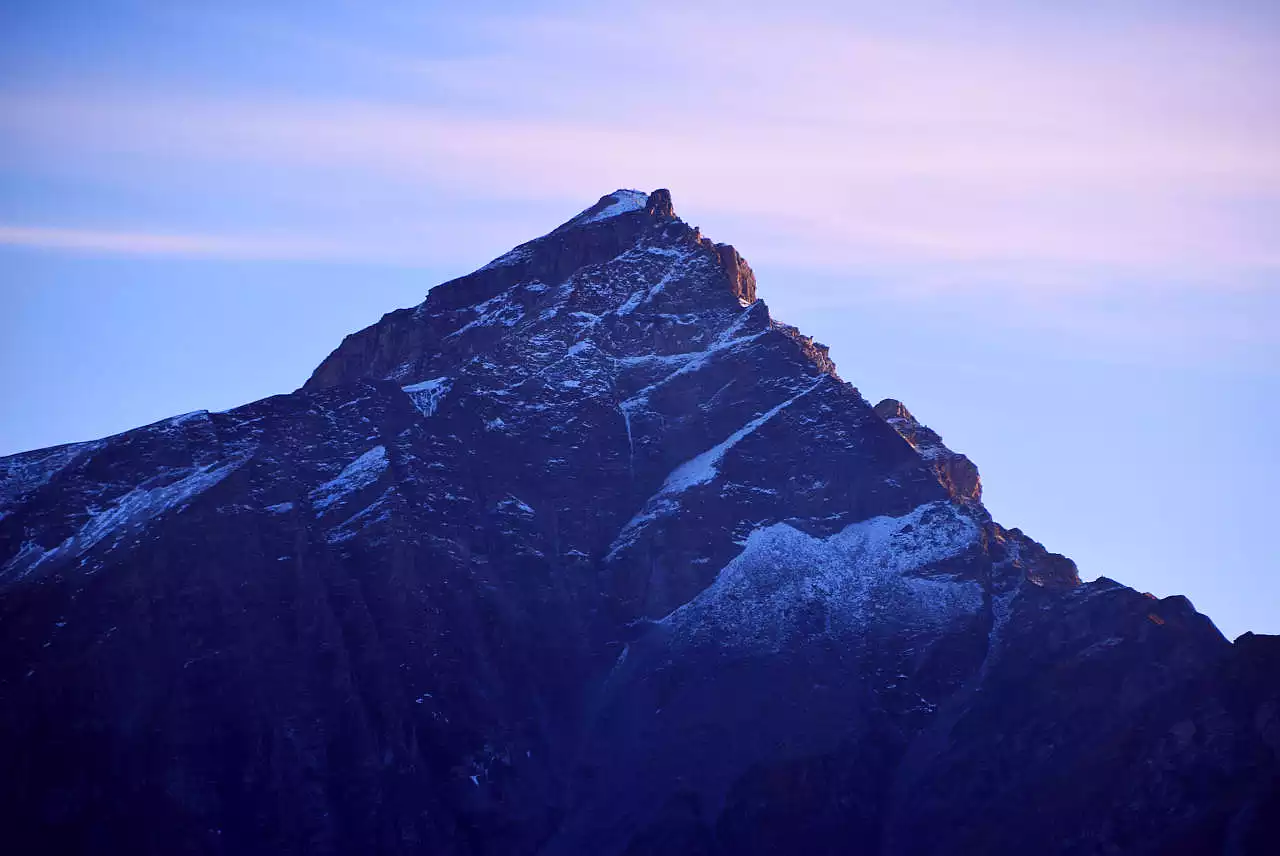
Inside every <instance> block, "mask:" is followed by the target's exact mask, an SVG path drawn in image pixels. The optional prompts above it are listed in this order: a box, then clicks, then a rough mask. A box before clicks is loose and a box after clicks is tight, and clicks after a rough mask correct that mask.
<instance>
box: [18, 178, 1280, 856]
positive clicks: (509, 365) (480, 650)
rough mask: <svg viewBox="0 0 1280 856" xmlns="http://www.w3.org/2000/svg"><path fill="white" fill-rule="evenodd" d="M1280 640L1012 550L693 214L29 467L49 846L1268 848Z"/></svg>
mask: <svg viewBox="0 0 1280 856" xmlns="http://www.w3.org/2000/svg"><path fill="white" fill-rule="evenodd" d="M1274 642H1275V640H1274V639H1273V638H1270V637H1254V636H1252V635H1249V636H1248V638H1245V637H1241V639H1240V640H1239V641H1238V642H1237V643H1236V644H1235V645H1233V644H1232V643H1230V642H1228V641H1227V640H1225V639H1224V638H1223V637H1222V635H1221V634H1220V633H1219V632H1218V631H1217V629H1216V628H1215V627H1214V626H1213V624H1212V622H1211V621H1209V619H1207V618H1206V617H1205V616H1203V615H1200V614H1199V613H1197V612H1196V611H1195V609H1194V607H1193V606H1192V605H1191V604H1190V602H1189V601H1187V600H1186V599H1185V598H1181V597H1172V598H1164V599H1161V600H1157V599H1154V598H1151V597H1149V596H1145V595H1142V594H1140V593H1138V592H1135V591H1133V590H1132V589H1129V588H1127V587H1125V586H1123V585H1121V584H1119V583H1116V582H1114V581H1112V580H1108V579H1099V580H1095V581H1093V582H1089V583H1081V582H1080V579H1079V576H1078V574H1077V571H1076V567H1075V565H1074V563H1073V562H1071V560H1070V559H1067V558H1066V557H1064V556H1061V555H1059V554H1055V553H1051V552H1049V551H1048V550H1047V549H1046V548H1045V547H1044V546H1043V545H1041V544H1039V543H1037V542H1036V541H1034V540H1032V539H1031V538H1030V537H1028V536H1026V535H1024V534H1023V533H1022V532H1021V531H1019V530H1017V529H1006V528H1004V527H1002V526H1000V525H999V524H998V523H996V522H995V521H993V520H992V519H991V516H990V514H988V513H987V511H986V509H985V508H984V507H983V506H982V503H981V481H980V479H979V477H978V472H977V468H976V467H975V466H974V465H973V464H972V462H970V461H969V460H968V458H967V457H965V456H964V455H962V454H959V453H956V452H953V451H952V450H950V449H948V448H947V447H946V446H945V444H943V442H942V439H941V437H940V436H939V435H938V434H937V433H936V432H934V431H932V430H930V429H929V428H927V427H925V426H924V425H922V424H921V423H920V422H919V421H918V420H916V419H915V417H914V416H912V415H911V413H910V411H908V410H907V409H906V407H905V406H903V405H902V404H901V403H900V402H897V401H895V400H886V401H883V402H881V403H880V404H878V405H876V406H875V407H874V408H873V407H872V406H871V404H870V403H869V402H867V401H866V400H865V399H864V398H863V397H862V395H861V394H860V393H859V392H858V390H857V389H856V388H854V387H853V386H851V385H850V384H848V383H846V382H845V381H843V380H842V379H841V378H840V377H839V376H838V375H837V373H836V371H835V366H834V364H833V363H832V362H831V359H830V356H829V354H828V352H827V349H826V347H825V346H823V345H821V344H820V343H817V342H814V341H813V340H812V339H811V338H809V337H806V336H804V335H803V334H801V333H800V332H799V331H798V330H796V329H795V328H793V327H790V326H788V325H785V324H782V323H780V322H778V321H776V320H775V319H773V318H772V316H771V314H770V312H769V309H768V307H767V306H766V305H765V303H764V301H762V300H760V299H758V296H757V294H756V283H755V277H754V274H753V273H752V272H751V269H750V267H749V265H747V263H746V261H745V260H744V259H743V258H742V257H741V255H740V254H739V253H738V252H737V250H736V249H734V248H733V247H732V246H730V245H728V244H717V243H715V242H713V241H711V240H710V239H708V238H705V237H703V236H702V235H701V233H700V232H699V231H698V230H696V229H693V228H691V227H689V226H688V225H687V224H685V223H684V222H683V221H682V220H680V219H679V218H678V217H676V215H675V209H674V205H673V203H672V201H671V195H670V193H669V192H667V191H664V190H657V191H653V192H652V193H647V194H646V193H641V192H639V191H615V192H614V193H611V194H606V195H605V196H604V197H602V198H601V199H600V201H599V202H597V203H596V204H595V205H593V206H591V207H589V208H587V209H585V210H584V211H583V212H581V213H580V214H578V215H576V216H575V217H574V218H571V219H570V220H568V221H566V222H565V223H564V224H562V225H561V226H559V227H557V228H556V229H554V230H553V231H551V232H549V233H547V234H546V235H543V236H542V237H540V238H536V239H534V240H532V241H529V242H526V243H524V244H521V245H519V246H518V247H516V248H514V249H513V250H511V251H510V252H508V253H506V254H504V255H502V256H500V257H498V258H497V259H495V260H493V261H492V262H490V263H489V264H487V265H485V266H484V267H481V268H480V269H478V270H477V271H475V272H473V273H471V274H468V275H466V276H463V277H459V278H457V279H454V280H451V281H450V282H447V283H444V284H442V285H439V286H437V287H436V288H433V289H431V291H430V292H429V293H428V294H427V296H426V298H425V299H424V301H423V302H422V303H420V304H419V305H417V306H415V307H411V308H407V309H400V310H396V311H394V312H391V313H389V314H387V315H385V316H384V317H383V318H382V319H381V320H380V321H378V322H377V323H375V324H373V325H370V326H369V327H366V328H365V329H363V330H360V331H358V332H356V333H353V334H351V335H350V336H348V337H346V338H345V339H344V340H343V342H342V343H341V344H340V345H339V346H338V348H337V349H335V350H334V352H333V353H332V354H330V355H329V356H328V357H327V358H326V359H325V360H324V361H323V362H322V363H321V364H320V365H319V366H318V367H317V368H316V370H315V372H314V373H313V374H312V376H311V377H310V378H309V379H308V380H307V381H306V383H304V384H303V386H302V387H301V388H300V389H299V390H297V391H295V392H293V393H290V394H286V395H280V396H275V397H272V398H268V399H264V400H262V401H258V402H254V403H251V404H247V405H245V406H243V407H239V408H236V409H234V410H231V411H227V412H225V413H206V412H203V411H202V412H198V413H195V414H186V415H184V416H180V417H174V418H172V419H169V420H164V421H162V422H158V423H155V424H153V425H150V426H145V427H142V428H138V429H135V430H133V431H130V432H126V433H124V434H121V435H117V436H115V437H111V438H107V439H105V440H100V441H94V442H91V443H84V444H75V445H72V446H65V447H58V448H55V449H48V450H40V451H36V452H30V453H25V454H22V455H16V456H11V457H9V458H4V459H0V643H3V646H4V647H3V650H4V654H3V656H0V753H3V755H4V757H6V758H7V759H9V763H10V766H11V769H12V770H13V771H14V772H13V774H12V775H10V776H8V777H6V779H5V781H3V782H0V820H3V821H4V822H5V823H6V826H7V828H9V829H10V830H11V832H10V837H11V839H12V840H14V841H17V842H18V844H19V847H18V849H19V850H22V849H23V848H24V847H27V848H28V849H29V848H34V847H37V846H38V847H40V848H42V849H44V850H52V851H60V852H112V851H114V852H119V851H128V852H134V853H139V854H150V853H155V854H160V853H172V852H198V853H214V854H220V853H227V854H231V853H236V854H245V853H248V854H258V853H261V854H267V853H273V854H274V853H280V852H289V853H294V852H297V853H301V852H307V853H319V854H326V853H328V854H342V853H353V852H362V853H363V852H377V853H385V854H396V856H399V854H418V853H447V854H490V853H527V854H545V856H557V854H565V856H568V854H580V853H598V854H626V856H644V854H658V853H663V854H667V853H681V854H701V856H728V854H753V853H760V854H764V853H776V852H794V853H815V854H817V853H832V854H835V853H849V852H858V853H868V854H881V856H899V854H901V856H908V854H933V853H938V854H941V853H956V852H961V853H970V852H971V853H977V852H981V853H996V854H1000V853H1004V854H1021V853H1027V852H1039V853H1049V854H1063V856H1066V854H1073V856H1074V854H1084V853H1111V852H1139V853H1150V854H1162V856H1163V854H1169V856H1172V854H1175V853H1178V854H1180V853H1188V852H1223V853H1244V854H1252V853H1262V852H1265V851H1264V848H1265V846H1266V845H1267V843H1268V842H1270V841H1273V840H1274V839H1275V837H1276V836H1277V835H1280V829H1278V828H1277V826H1276V820H1275V818H1276V817H1278V816H1280V814H1278V813H1277V812H1276V811H1275V809H1277V808H1280V785H1278V782H1280V688H1277V686H1276V683H1275V681H1274V680H1271V679H1269V678H1268V675H1271V676H1274V674H1276V673H1277V672H1278V671H1280V650H1278V649H1277V646H1276V645H1275V644H1274Z"/></svg>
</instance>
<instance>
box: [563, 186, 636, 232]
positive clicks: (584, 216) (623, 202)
mask: <svg viewBox="0 0 1280 856" xmlns="http://www.w3.org/2000/svg"><path fill="white" fill-rule="evenodd" d="M609 195H610V196H611V197H612V198H613V202H611V203H610V204H609V205H606V206H605V207H604V208H601V209H600V210H599V211H597V212H596V213H594V214H588V213H587V211H590V210H591V209H590V208H588V209H587V211H583V212H582V213H581V214H579V215H578V216H577V217H574V218H573V220H571V221H570V222H572V223H574V224H576V225H578V226H586V225H587V224H589V223H599V222H600V221H601V220H609V219H611V218H613V217H617V216H619V215H620V214H628V213H630V212H632V211H639V210H640V209H641V208H644V207H645V206H646V205H648V204H649V194H647V193H641V192H640V191H639V190H619V191H617V192H615V193H611V194H609ZM593 207H594V206H593Z"/></svg>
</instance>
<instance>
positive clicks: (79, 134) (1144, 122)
mask: <svg viewBox="0 0 1280 856" xmlns="http://www.w3.org/2000/svg"><path fill="white" fill-rule="evenodd" d="M864 11H865V10H864ZM396 14H397V16H396V17H395V19H394V23H395V25H396V27H398V28H399V29H401V30H404V31H405V35H404V36H403V37H402V38H398V39H392V40H388V41H389V42H390V44H372V43H371V44H365V43H362V42H361V41H360V39H359V38H356V37H351V38H347V37H344V34H341V33H331V32H325V31H323V30H321V31H305V30H292V31H291V30H288V29H281V28H279V27H257V26H255V27H253V28H246V29H245V32H261V33H265V34H266V36H265V37H266V38H269V39H270V40H271V41H272V43H273V44H274V45H275V46H277V47H278V46H279V45H281V44H287V45H289V46H290V49H291V50H296V51H300V52H301V54H300V56H303V57H305V58H306V59H308V60H309V61H311V62H312V63H315V64H317V65H318V64H322V63H325V62H332V63H336V64H339V65H340V66H341V68H342V69H343V71H344V73H346V74H347V75H348V76H349V78H350V79H353V80H362V81H363V82H364V83H365V84H366V86H367V88H369V89H370V90H372V92H371V94H369V95H367V96H365V97H361V98H354V97H351V96H349V95H348V96H347V97H343V98H332V97H326V96H325V95H323V94H322V93H318V92H310V93H304V94H299V93H298V92H296V91H294V92H290V93H287V94H286V93H282V92H277V93H275V94H274V95H272V94H271V91H270V90H269V89H267V90H266V91H265V92H255V93H254V94H253V95H251V96H247V95H245V94H243V93H236V92H223V93H221V94H218V95H210V94H200V95H193V94H190V93H187V92H182V91H176V90H174V89H173V88H172V87H167V88H155V87H150V86H139V85H133V84H123V83H117V84H116V85H114V86H106V85H103V87H102V88H101V89H99V90H98V91H85V90H83V89H82V88H76V89H57V88H45V89H40V90H28V91H21V90H10V91H9V92H7V93H4V94H2V95H0V132H3V134H4V135H5V137H6V139H7V142H6V143H4V144H0V158H3V159H4V160H5V161H7V162H9V163H10V164H16V165H19V166H31V165H33V164H34V165H37V166H38V167H39V168H42V169H46V170H58V169H64V170H67V171H71V172H74V171H76V170H80V169H83V170H99V171H102V170H106V171H112V172H113V177H114V179H115V180H116V181H127V180H128V178H127V176H128V175H129V174H130V171H131V170H135V171H137V172H138V173H139V175H140V178H139V181H154V179H155V171H156V169H157V167H156V165H157V164H161V165H165V164H167V165H168V167H169V168H170V169H171V170H172V171H174V172H177V171H181V170H187V171H190V172H193V173H195V172H199V171H200V170H202V169H205V168H207V167H208V166H209V165H211V164H212V165H217V166H218V172H219V174H220V175H223V176H225V175H227V174H231V175H232V176H234V174H235V173H236V172H237V171H244V172H245V173H246V174H249V173H250V172H251V171H256V172H254V173H253V174H255V175H257V174H260V173H261V171H263V170H270V171H271V172H272V190H273V192H274V193H276V194H277V195H278V196H282V197H288V196H291V195H293V196H296V197H298V198H307V197H311V196H313V195H314V194H315V187H316V186H317V184H320V185H326V184H336V185H339V186H342V187H345V188H357V190H358V192H360V193H370V194H373V195H377V193H378V192H379V191H377V190H375V188H389V189H394V190H396V191H402V190H403V189H404V188H417V189H418V191H419V194H418V198H416V199H415V200H412V201H410V202H404V201H403V198H404V197H403V195H400V196H397V198H399V199H401V202H399V203H398V204H397V205H396V206H388V207H384V208H382V209H380V210H377V211H369V210H367V209H364V210H359V211H355V210H346V211H340V210H339V208H340V207H341V206H334V207H333V211H332V216H333V219H332V220H330V221H329V222H324V223H316V222H313V221H314V219H315V218H309V221H308V223H307V225H306V227H305V228H301V229H300V228H297V226H296V224H291V223H289V222H284V223H281V224H280V229H281V230H283V231H286V232H298V233H305V234H308V235H311V234H317V235H320V237H319V238H309V239H307V240H306V241H303V242H302V243H303V244H307V245H310V244H315V245H317V247H320V248H323V247H324V246H325V245H327V244H328V243H331V242H330V241H328V240H326V239H325V238H324V235H333V236H337V237H338V238H339V241H343V240H346V237H347V236H349V235H351V234H352V233H354V232H359V233H361V234H364V235H365V238H364V239H362V240H361V241H360V242H358V244H359V246H361V247H365V248H368V250H369V251H370V252H373V253H378V252H383V251H386V247H387V244H393V243H396V241H395V240H392V241H384V242H382V243H380V242H379V240H378V239H377V238H376V236H374V237H373V238H372V239H369V235H368V233H369V232H370V231H371V225H372V224H371V221H373V220H376V221H379V222H381V223H382V224H383V231H384V232H385V233H386V234H388V235H395V234H396V233H397V232H398V231H402V230H403V226H402V224H403V223H405V222H408V221H414V222H426V223H431V224H432V230H433V231H435V232H439V231H440V230H444V231H445V232H450V231H452V232H456V233H460V232H462V231H463V230H465V229H477V228H485V224H486V223H487V222H489V221H490V220H491V219H492V216H493V211H495V210H499V209H501V208H502V206H503V205H504V204H510V203H519V204H523V205H531V206H532V205H533V204H536V203H545V205H546V206H548V207H551V206H557V207H558V208H557V210H562V211H563V212H564V214H565V215H566V216H567V214H569V213H571V212H572V210H574V209H575V208H576V207H578V206H580V205H581V204H585V203H586V202H589V201H591V200H592V199H593V198H594V197H595V196H598V195H599V194H601V193H604V192H606V191H608V190H611V189H613V188H615V187H618V186H640V187H642V188H648V187H652V186H659V185H664V186H669V187H671V188H672V189H673V190H674V192H675V194H676V200H677V204H678V206H679V207H680V208H681V209H682V211H684V212H686V213H689V214H690V215H691V216H693V217H694V219H696V220H698V221H699V222H700V223H701V224H702V225H703V226H704V227H706V229H707V231H709V232H711V233H712V234H715V235H716V236H717V237H720V236H723V237H729V238H733V239H734V240H736V241H738V242H739V243H741V244H743V246H744V250H745V251H746V252H747V254H748V255H749V256H751V257H752V258H753V259H763V260H765V261H771V262H778V263H783V262H786V263H791V264H807V265H814V266H819V267H823V268H830V267H832V266H839V265H841V264H848V263H849V260H850V259H856V260H858V261H859V262H861V263H866V264H880V265H883V264H889V263H893V264H902V265H908V264H912V263H915V264H923V265H929V264H935V263H946V262H949V263H955V264H960V265H969V266H987V267H989V266H1000V265H1024V266H1033V265H1040V266H1042V267H1046V268H1047V267H1050V266H1062V265H1074V266H1084V265H1112V266H1114V267H1116V268H1117V269H1124V268H1136V269H1141V270H1142V271H1143V272H1145V274H1146V275H1147V276H1148V277H1150V276H1160V275H1173V274H1176V275H1177V277H1178V278H1179V281H1184V282H1185V281H1194V280H1196V278H1197V275H1200V278H1205V277H1211V276H1212V275H1214V274H1215V273H1218V272H1223V271H1228V272H1250V274H1251V275H1249V276H1245V275H1243V273H1242V274H1241V276H1239V277H1238V279H1239V281H1240V282H1247V283H1249V284H1251V286H1252V287H1266V286H1267V285H1268V284H1271V283H1274V282H1275V280H1274V279H1273V278H1267V277H1261V276H1257V275H1252V274H1254V273H1256V271H1257V270H1259V269H1274V268H1275V267H1276V266H1277V265H1280V250H1278V249H1277V248H1280V225H1276V224H1280V216H1277V215H1280V83H1277V80H1280V74H1277V73H1276V72H1277V71H1280V68H1277V65H1278V63H1277V61H1276V59H1275V53H1274V51H1269V50H1268V47H1269V45H1270V42H1268V39H1269V38H1271V37H1270V36H1269V35H1261V34H1251V33H1249V32H1245V31H1241V30H1238V29H1231V28H1229V27H1227V28H1220V29H1217V30H1215V29H1212V28H1203V27H1201V28H1199V29H1194V28H1190V27H1188V26H1185V25H1184V26H1174V25H1165V26H1163V27H1158V26H1152V27H1151V28H1150V29H1149V30H1148V31H1147V32H1145V33H1144V34H1143V38H1142V39H1140V40H1134V39H1128V38H1122V37H1120V36H1118V35H1116V34H1115V33H1113V32H1111V31H1108V30H1107V29H1106V28H1095V29H1092V30H1091V29H1089V28H1087V27H1075V28H1072V27H1071V26H1069V25H1068V24H1067V23H1064V22H1063V21H1060V20H1056V19H1053V20H1044V21H1038V22H1036V21H1032V22H1031V23H1029V24H1027V26H1031V27H1040V28H1041V31H1040V32H1036V33H1032V34H1030V35H1031V36H1033V37H1030V38H1029V37H1028V33H1027V32H1021V31H1020V32H1016V33H1013V34H1010V35H1001V34H999V33H990V32H986V31H983V30H980V29H975V28H972V27H970V28H965V27H963V26H960V25H955V26H952V27H951V28H949V29H948V28H945V27H944V28H938V27H933V28H929V27H922V28H918V30H911V29H910V28H906V29H904V28H902V27H894V26H888V25H885V24H884V22H883V21H882V20H879V19H878V18H877V17H876V16H869V17H870V18H871V19H872V20H873V22H874V25H873V26H863V25H861V24H857V23H851V22H850V20H849V19H848V18H845V17H842V16H841V15H839V14H837V13H835V12H833V11H832V10H831V9H821V8H818V9H812V8H808V7H806V14H795V15H788V16H786V17H785V18H782V17H780V18H778V19H776V20H763V21H762V20H760V19H758V18H754V17H748V16H727V17H726V16H723V15H716V14H714V13H706V12H701V11H698V10H694V9H689V8H685V7H677V6H670V5H662V6H660V7H659V8H657V9H656V10H651V9H648V8H646V12H645V14H643V15H640V14H631V13H628V12H621V11H616V10H609V12H608V13H607V14H605V13H604V12H599V13H595V14H591V13H588V14H587V16H585V17H584V16H581V15H578V16H574V17H572V18H567V17H556V16H553V15H535V14H522V15H518V16H512V15H510V14H508V15H503V16H498V17H487V18H477V19H468V20H465V21H462V22H459V21H457V20H451V21H450V22H448V25H449V26H454V27H461V28H464V29H465V30H466V32H465V36H466V39H465V41H466V42H467V44H469V45H471V48H470V49H469V50H465V51H453V52H445V51H436V52H432V51H430V50H427V51H419V52H415V51H414V50H413V49H412V48H411V47H410V45H412V43H413V39H412V38H409V37H410V36H413V35H414V34H415V32H417V35H419V36H421V37H422V38H423V39H424V40H426V41H427V43H429V44H436V45H438V44H439V43H440V42H441V41H442V39H443V37H442V36H441V34H439V33H434V34H432V33H430V30H429V25H434V24H438V23H439V22H438V21H430V22H427V21H420V20H416V19H415V18H414V17H413V15H412V14H411V13H407V12H404V11H401V12H398V13H396ZM881 17H883V16H881ZM415 27H417V28H419V30H418V31H415V29H414V28H415ZM445 35H448V34H445ZM428 37H431V38H428ZM432 38H433V39H434V41H432ZM397 46H398V47H397ZM140 163H145V164H146V165H147V166H146V167H145V169H143V168H142V167H139V166H138V164H140ZM206 192H207V193H208V194H209V195H210V197H211V198H214V199H222V200H223V202H224V203H225V205H226V206H227V207H229V208H234V207H235V206H237V205H244V206H247V205H250V204H253V202H254V192H255V189H254V187H253V186H252V184H251V182H249V181H247V180H246V181H245V182H242V183H241V184H240V185H237V183H236V182H235V181H234V180H232V181H223V182H220V183H216V184H215V183H211V184H210V186H208V187H207V188H206ZM384 195H386V196H387V197H388V198H391V197H392V196H396V193H393V192H392V191H391V190H387V191H386V192H385V194H384ZM464 197H465V198H470V199H477V200H488V202H489V204H490V210H489V211H488V212H486V211H484V210H483V208H482V207H477V208H475V209H472V210H470V211H467V212H458V211H448V210H444V209H443V208H442V207H441V206H442V205H444V204H446V203H445V202H444V201H443V200H445V199H446V198H453V199H457V198H464ZM528 210H530V211H531V212H532V211H534V210H535V208H534V207H530V208H529V209H528ZM286 214H287V211H286ZM539 214H540V216H541V211H540V210H539ZM508 219H509V224H510V226H511V227H512V229H513V230H514V229H519V230H521V231H519V232H517V231H513V232H512V233H511V235H510V237H511V239H512V240H516V239H520V238H522V237H526V236H527V234H528V233H529V232H530V231H532V230H536V229H537V228H539V227H545V226H548V225H550V224H549V223H547V222H537V223H534V222H533V221H532V220H530V221H529V222H527V223H526V222H524V221H521V220H520V218H508ZM489 228H490V230H491V231H492V229H493V227H492V226H490V227H489ZM730 228H732V229H733V231H732V232H731V231H730ZM374 231H376V230H374ZM194 240H195V243H194V244H193V245H192V246H193V249H192V250H191V251H192V252H195V251H196V249H195V248H194V247H195V245H196V244H199V243H200V241H201V240H204V241H205V242H206V243H207V246H208V249H207V251H206V252H207V253H208V254H209V255H216V254H218V253H219V252H223V251H225V252H240V251H243V252H248V253H252V252H254V251H255V248H254V241H253V240H251V239H220V238H218V239H215V238H209V239H194ZM397 240H398V239H397ZM221 241H226V242H229V243H228V244H226V245H225V247H224V245H222V244H220V242H221ZM110 243H111V242H110V241H105V242H101V244H102V247H103V248H106V246H107V245H108V244H110ZM143 243H145V242H143ZM178 243H179V244H180V243H181V241H179V242H178ZM267 243H268V244H274V243H275V242H267ZM139 245H142V244H139ZM156 246H165V244H164V242H163V241H162V242H161V243H159V244H157V245H156ZM174 246H177V244H175V245H174ZM439 246H440V247H441V248H442V249H443V251H445V252H448V248H450V247H453V246H456V243H454V242H451V241H448V240H442V241H440V242H439ZM449 261H450V262H453V261H458V262H462V261H474V259H466V260H463V259H449ZM1189 275H1190V276H1189ZM1043 280H1044V281H1045V282H1046V283H1049V282H1057V283H1059V284H1061V286H1062V287H1072V286H1070V285H1069V279H1068V278H1063V277H1054V276H1045V277H1043ZM975 281H976V280H975ZM1045 287H1048V285H1046V286H1045Z"/></svg>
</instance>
